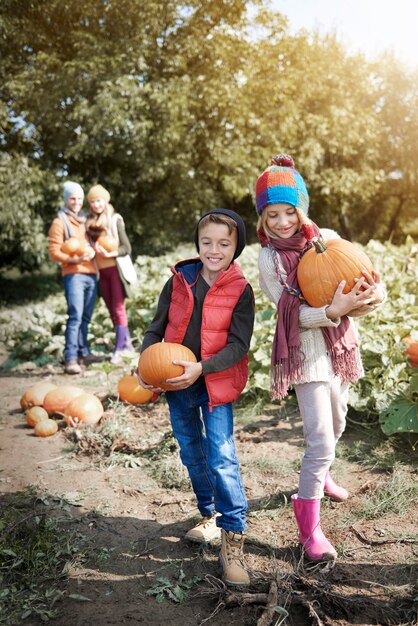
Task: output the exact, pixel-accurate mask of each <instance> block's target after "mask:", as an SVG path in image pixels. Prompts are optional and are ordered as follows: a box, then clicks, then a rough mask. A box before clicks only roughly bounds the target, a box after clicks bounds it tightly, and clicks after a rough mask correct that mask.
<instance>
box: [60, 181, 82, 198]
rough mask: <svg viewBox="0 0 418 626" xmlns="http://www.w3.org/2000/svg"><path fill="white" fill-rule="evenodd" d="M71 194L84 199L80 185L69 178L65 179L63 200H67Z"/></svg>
mask: <svg viewBox="0 0 418 626" xmlns="http://www.w3.org/2000/svg"><path fill="white" fill-rule="evenodd" d="M71 196H78V197H79V198H82V199H83V200H84V191H83V188H82V186H81V185H79V184H78V183H74V182H73V181H71V180H67V181H66V182H65V183H64V202H67V200H68V198H71Z"/></svg>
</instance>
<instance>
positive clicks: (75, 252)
mask: <svg viewBox="0 0 418 626" xmlns="http://www.w3.org/2000/svg"><path fill="white" fill-rule="evenodd" d="M85 248H86V244H85V242H83V241H80V239H77V237H69V238H68V239H66V240H65V241H64V243H63V244H62V246H61V252H64V253H65V254H69V255H70V256H82V254H83V252H84V250H85Z"/></svg>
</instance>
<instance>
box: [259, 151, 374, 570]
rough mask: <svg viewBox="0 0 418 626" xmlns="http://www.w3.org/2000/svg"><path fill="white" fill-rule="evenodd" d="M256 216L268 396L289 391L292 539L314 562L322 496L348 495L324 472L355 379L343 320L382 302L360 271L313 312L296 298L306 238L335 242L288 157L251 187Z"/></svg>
mask: <svg viewBox="0 0 418 626" xmlns="http://www.w3.org/2000/svg"><path fill="white" fill-rule="evenodd" d="M256 206H257V213H258V215H259V221H258V237H259V239H260V243H261V245H262V249H261V252H260V256H259V272H260V286H261V288H262V289H263V291H264V292H265V293H266V295H267V296H268V297H269V298H270V299H271V300H272V301H273V302H274V303H275V304H276V305H277V327H276V333H275V337H274V341H273V347H272V380H273V383H272V397H273V399H277V398H283V397H284V396H285V395H286V394H287V392H288V389H289V387H290V386H293V387H294V389H295V392H296V397H297V400H298V404H299V408H300V413H301V417H302V419H303V429H304V437H305V444H306V450H305V453H304V456H303V459H302V466H301V472H300V480H299V489H298V493H297V494H295V495H293V496H292V504H293V510H294V514H295V518H296V522H297V525H298V528H299V540H300V543H301V544H302V546H303V548H304V549H305V552H306V554H307V556H308V557H309V558H310V559H312V560H315V561H319V560H323V559H335V558H336V551H335V549H334V547H333V546H332V545H331V543H330V542H329V541H328V540H327V538H326V537H325V536H324V534H323V532H322V529H321V525H320V502H321V498H322V497H323V495H324V490H325V493H326V495H328V496H330V497H331V498H333V499H335V500H337V501H342V500H345V499H346V498H347V497H348V492H347V491H346V490H345V489H344V488H343V487H340V486H338V485H336V484H335V482H334V481H333V480H332V478H331V475H330V473H329V468H330V466H331V463H332V461H333V460H334V457H335V446H336V443H337V441H338V439H339V438H340V437H341V435H342V433H343V432H344V429H345V424H346V421H345V420H346V413H347V397H348V384H349V382H351V381H356V380H358V379H359V377H360V376H361V375H362V374H363V370H362V365H361V358H360V351H359V346H358V338H357V334H356V331H355V328H354V324H353V322H352V321H351V319H350V317H348V314H349V315H350V316H358V315H365V314H367V313H369V312H370V311H372V310H374V308H376V306H377V305H378V304H380V303H381V302H383V300H384V297H385V292H384V289H383V287H382V285H381V284H380V279H379V276H378V275H375V276H374V278H373V277H372V276H371V275H370V274H368V273H367V272H363V273H364V277H363V278H361V279H359V280H358V281H357V283H356V284H355V286H354V287H353V289H351V291H350V292H349V293H347V294H344V293H343V289H344V285H345V282H344V281H342V282H341V283H340V285H339V286H338V287H337V289H336V292H335V294H334V297H333V300H332V302H331V304H330V305H327V306H323V307H319V308H315V307H311V306H309V305H308V304H307V303H305V302H304V301H303V299H301V297H300V295H301V294H300V290H299V286H298V282H297V268H298V264H299V260H300V258H301V255H302V254H303V252H304V251H306V249H307V248H308V245H309V244H308V240H309V241H310V240H311V239H312V235H315V236H319V235H320V236H322V238H323V239H325V240H326V239H335V238H339V235H338V234H337V233H335V232H334V231H332V230H328V229H321V230H319V228H318V227H317V226H316V224H314V223H313V222H312V221H311V220H310V219H309V218H308V217H307V215H308V209H309V196H308V192H307V189H306V185H305V182H304V180H303V178H302V176H301V175H300V174H299V172H298V171H297V170H296V169H295V167H294V162H293V159H292V158H291V157H290V156H288V155H285V154H279V155H277V156H275V157H273V159H272V160H271V163H270V165H269V167H267V169H266V170H264V172H263V173H262V174H261V175H260V177H259V178H258V180H257V183H256Z"/></svg>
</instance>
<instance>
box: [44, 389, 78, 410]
mask: <svg viewBox="0 0 418 626" xmlns="http://www.w3.org/2000/svg"><path fill="white" fill-rule="evenodd" d="M82 393H85V391H84V390H83V389H80V387H75V386H73V385H63V386H62V387H57V388H56V389H53V390H52V391H50V392H49V393H47V394H46V396H45V398H44V409H45V410H46V411H47V412H48V415H49V416H51V415H54V413H64V409H65V407H66V406H67V404H68V403H69V402H71V400H72V399H73V398H76V397H77V396H81V394H82Z"/></svg>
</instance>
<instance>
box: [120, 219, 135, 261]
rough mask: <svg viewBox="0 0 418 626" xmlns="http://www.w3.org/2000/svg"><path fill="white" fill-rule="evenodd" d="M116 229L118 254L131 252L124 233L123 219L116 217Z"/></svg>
mask: <svg viewBox="0 0 418 626" xmlns="http://www.w3.org/2000/svg"><path fill="white" fill-rule="evenodd" d="M117 229H118V237H119V248H118V256H125V255H126V254H131V252H132V247H131V244H130V241H129V239H128V237H127V234H126V230H125V223H124V221H123V219H120V218H118V220H117Z"/></svg>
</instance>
